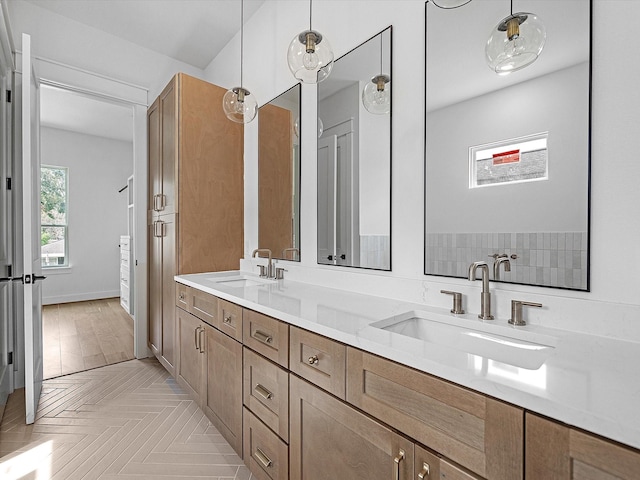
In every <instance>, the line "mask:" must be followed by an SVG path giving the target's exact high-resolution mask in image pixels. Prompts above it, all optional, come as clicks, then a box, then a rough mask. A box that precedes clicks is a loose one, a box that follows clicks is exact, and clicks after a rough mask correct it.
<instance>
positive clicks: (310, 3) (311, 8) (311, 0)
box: [309, 0, 313, 30]
mask: <svg viewBox="0 0 640 480" xmlns="http://www.w3.org/2000/svg"><path fill="white" fill-rule="evenodd" d="M312 3H313V0H309V30H311V12H312V10H313V7H312V6H311V5H312Z"/></svg>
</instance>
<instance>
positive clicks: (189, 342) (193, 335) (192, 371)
mask: <svg viewBox="0 0 640 480" xmlns="http://www.w3.org/2000/svg"><path fill="white" fill-rule="evenodd" d="M201 328H202V322H201V321H200V319H199V318H197V317H195V316H193V315H191V314H190V313H187V312H185V311H184V310H182V309H180V308H178V307H176V330H177V338H176V340H177V342H178V359H177V360H178V361H177V362H176V373H175V378H176V380H177V381H178V383H179V384H180V386H181V387H182V388H184V389H185V390H186V391H187V392H188V393H189V395H190V396H191V397H192V398H193V399H194V400H196V401H197V402H198V403H200V399H201V395H202V388H203V383H204V381H205V378H204V377H203V362H204V355H203V353H202V352H201V350H202V349H200V348H198V345H199V343H198V342H200V341H201V337H200V338H198V334H199V329H201Z"/></svg>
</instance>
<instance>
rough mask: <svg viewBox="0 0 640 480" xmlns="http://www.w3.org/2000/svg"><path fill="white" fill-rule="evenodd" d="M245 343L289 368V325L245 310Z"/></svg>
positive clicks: (243, 313) (243, 320)
mask: <svg viewBox="0 0 640 480" xmlns="http://www.w3.org/2000/svg"><path fill="white" fill-rule="evenodd" d="M242 315H243V319H242V322H243V324H244V325H243V343H244V344H245V345H246V346H248V347H251V348H252V349H253V350H255V351H256V352H258V353H260V354H262V355H264V356H265V357H267V358H268V359H269V360H272V361H274V362H276V363H279V364H280V365H282V366H283V367H285V368H288V366H289V325H287V324H286V323H284V322H281V321H280V320H276V319H275V318H271V317H267V316H266V315H263V314H261V313H258V312H254V311H252V310H247V309H245V310H244V311H243V312H242Z"/></svg>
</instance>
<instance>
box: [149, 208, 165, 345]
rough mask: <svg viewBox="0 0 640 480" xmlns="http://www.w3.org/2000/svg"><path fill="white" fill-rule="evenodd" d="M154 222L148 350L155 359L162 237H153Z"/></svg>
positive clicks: (158, 341)
mask: <svg viewBox="0 0 640 480" xmlns="http://www.w3.org/2000/svg"><path fill="white" fill-rule="evenodd" d="M155 226H156V224H155V221H154V223H152V224H151V225H150V226H149V233H148V235H147V238H148V240H149V241H148V250H149V251H148V256H149V260H148V274H149V290H148V292H149V299H148V302H149V303H148V308H149V323H148V341H149V348H150V349H151V351H152V352H153V354H154V355H155V356H156V357H160V356H161V355H162V237H159V236H156V235H155V232H154V230H155Z"/></svg>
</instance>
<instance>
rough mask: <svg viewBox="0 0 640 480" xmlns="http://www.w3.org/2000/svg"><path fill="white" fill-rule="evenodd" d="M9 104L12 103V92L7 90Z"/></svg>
mask: <svg viewBox="0 0 640 480" xmlns="http://www.w3.org/2000/svg"><path fill="white" fill-rule="evenodd" d="M7 103H11V90H7Z"/></svg>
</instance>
